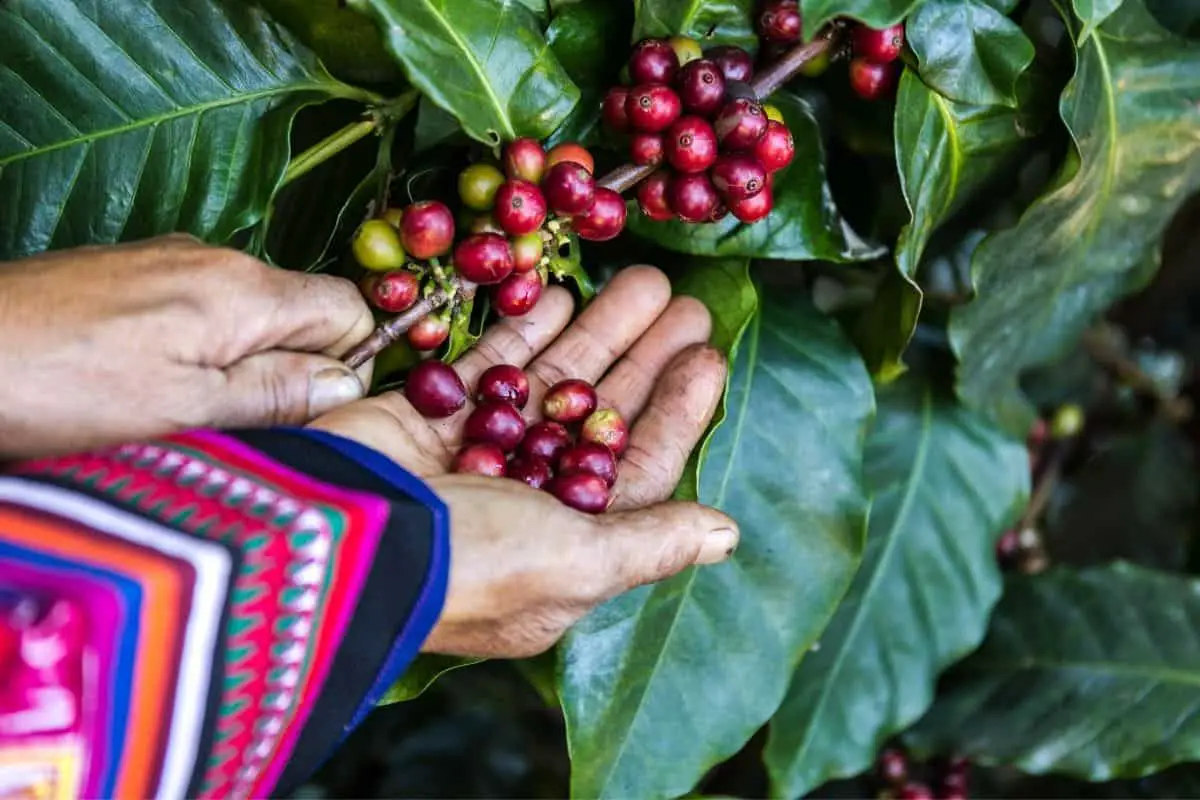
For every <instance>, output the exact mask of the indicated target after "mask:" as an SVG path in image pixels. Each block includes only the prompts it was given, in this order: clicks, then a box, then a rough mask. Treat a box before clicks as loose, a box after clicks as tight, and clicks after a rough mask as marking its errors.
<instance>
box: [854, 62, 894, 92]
mask: <svg viewBox="0 0 1200 800" xmlns="http://www.w3.org/2000/svg"><path fill="white" fill-rule="evenodd" d="M849 75H850V88H851V89H853V90H854V93H855V94H857V95H858V96H859V97H861V98H862V99H863V100H879V99H880V98H882V97H884V96H885V95H887V94H888V93H889V92H891V90H892V89H893V88H895V84H896V80H895V79H896V75H897V73H896V71H895V70H894V69H892V67H891V65H890V64H876V63H874V62H872V61H867V60H866V59H865V58H853V59H851V60H850V69H849Z"/></svg>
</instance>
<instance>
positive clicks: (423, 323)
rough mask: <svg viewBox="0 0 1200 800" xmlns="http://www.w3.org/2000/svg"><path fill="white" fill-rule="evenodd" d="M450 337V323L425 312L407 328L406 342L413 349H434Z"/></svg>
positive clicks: (424, 350) (422, 350)
mask: <svg viewBox="0 0 1200 800" xmlns="http://www.w3.org/2000/svg"><path fill="white" fill-rule="evenodd" d="M448 338H450V323H449V322H447V321H446V320H444V319H442V318H441V317H438V316H435V315H433V314H427V315H426V316H424V317H421V318H420V319H419V320H417V321H416V322H414V323H413V326H412V327H411V328H409V329H408V343H409V344H411V345H412V346H413V349H414V350H420V351H421V352H428V351H430V350H436V349H438V348H439V347H441V346H442V344H444V343H445V341H446V340H447V339H448Z"/></svg>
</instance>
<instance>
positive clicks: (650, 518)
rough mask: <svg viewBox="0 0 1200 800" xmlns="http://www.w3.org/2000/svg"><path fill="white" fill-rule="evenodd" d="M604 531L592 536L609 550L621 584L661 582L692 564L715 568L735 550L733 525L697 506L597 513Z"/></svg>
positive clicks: (673, 504)
mask: <svg viewBox="0 0 1200 800" xmlns="http://www.w3.org/2000/svg"><path fill="white" fill-rule="evenodd" d="M597 522H598V523H599V524H600V526H601V527H602V528H603V529H604V530H603V532H602V535H600V536H598V537H596V539H597V541H600V542H603V543H604V546H605V547H607V548H608V549H609V553H607V556H608V559H607V563H610V564H613V566H614V569H615V570H616V575H617V579H618V581H619V582H620V584H621V586H619V587H618V589H619V591H627V590H629V589H632V588H633V587H635V586H641V585H643V584H646V583H653V582H655V581H661V580H664V579H666V578H669V577H671V576H672V575H675V574H677V573H679V572H681V571H683V570H684V569H686V568H687V567H690V566H692V565H693V564H697V565H699V564H718V563H720V562H722V561H724V560H725V559H727V558H728V557H729V556H730V555H732V554H733V551H734V549H736V548H737V544H738V539H739V537H740V534H739V532H738V526H737V523H736V522H734V521H733V520H732V519H731V518H729V517H728V516H726V515H725V514H722V513H721V512H720V511H717V510H716V509H715V508H709V507H708V506H702V505H700V504H699V503H685V502H667V503H660V504H658V505H654V506H648V507H646V508H641V509H638V510H637V511H620V512H611V513H608V514H601V515H600V516H599V517H597Z"/></svg>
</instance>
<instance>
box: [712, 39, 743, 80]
mask: <svg viewBox="0 0 1200 800" xmlns="http://www.w3.org/2000/svg"><path fill="white" fill-rule="evenodd" d="M704 57H705V58H707V59H708V60H709V61H712V62H713V63H714V64H716V65H717V68H718V69H719V70H721V75H723V76H724V77H725V80H726V81H727V82H728V81H738V82H740V83H749V82H750V80H751V79H752V78H753V77H754V59H753V58H751V57H750V54H749V53H747V52H746V51H745V50H743V49H742V48H740V47H733V46H732V45H721V46H720V47H714V48H712V49H711V50H709V51H708V52H707V53H705V54H704Z"/></svg>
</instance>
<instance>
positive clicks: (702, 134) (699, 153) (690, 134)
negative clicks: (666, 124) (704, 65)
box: [664, 61, 717, 172]
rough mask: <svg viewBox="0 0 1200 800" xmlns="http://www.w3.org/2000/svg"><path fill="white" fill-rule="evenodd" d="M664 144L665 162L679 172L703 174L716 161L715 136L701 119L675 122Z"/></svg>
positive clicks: (669, 129) (694, 117)
mask: <svg viewBox="0 0 1200 800" xmlns="http://www.w3.org/2000/svg"><path fill="white" fill-rule="evenodd" d="M693 63H696V64H699V63H700V62H699V61H696V62H693ZM664 144H665V147H666V154H667V162H668V163H670V165H671V166H672V167H674V168H675V169H677V170H679V171H680V172H703V171H704V170H706V169H708V168H709V167H711V166H712V165H713V162H715V161H716V160H717V134H716V133H715V132H714V131H713V128H712V125H709V124H708V121H707V120H705V119H704V118H703V117H697V116H692V115H688V116H685V117H680V118H679V119H677V120H675V123H674V124H673V125H671V127H670V128H668V129H667V133H666V140H665V143H664Z"/></svg>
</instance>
